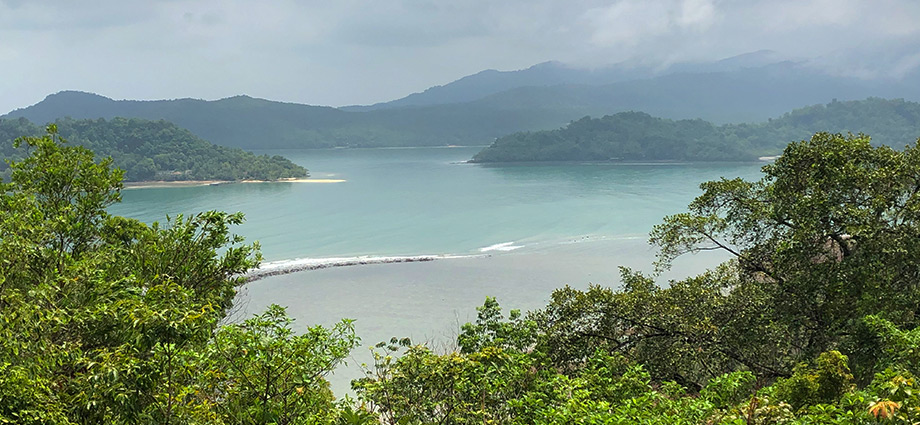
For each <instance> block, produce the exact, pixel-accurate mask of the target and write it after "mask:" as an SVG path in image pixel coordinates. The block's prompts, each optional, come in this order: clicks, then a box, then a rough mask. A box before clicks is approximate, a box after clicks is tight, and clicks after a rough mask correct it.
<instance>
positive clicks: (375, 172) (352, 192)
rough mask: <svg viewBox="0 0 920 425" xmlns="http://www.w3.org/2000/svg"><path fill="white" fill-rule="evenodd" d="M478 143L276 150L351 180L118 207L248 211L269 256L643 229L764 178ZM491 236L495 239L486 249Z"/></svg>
mask: <svg viewBox="0 0 920 425" xmlns="http://www.w3.org/2000/svg"><path fill="white" fill-rule="evenodd" d="M478 149H479V148H416V149H343V150H320V151H317V150H301V151H272V152H268V153H272V154H275V153H279V154H282V155H285V156H287V157H288V158H290V159H292V160H293V161H295V162H297V163H298V164H301V165H304V166H305V167H307V168H308V169H310V172H311V174H312V176H313V177H314V178H330V179H344V180H346V181H345V182H342V183H268V184H232V185H221V186H202V187H178V188H177V187H173V188H146V189H132V190H126V191H124V193H123V199H124V200H123V202H122V203H121V204H120V205H117V206H115V207H113V208H112V209H111V211H112V212H113V213H115V214H119V215H125V216H129V217H135V218H138V219H141V220H143V221H146V222H151V221H156V220H160V221H162V220H163V219H164V218H165V217H166V215H170V216H174V215H176V214H178V213H183V214H190V213H194V212H199V211H205V210H209V209H217V210H224V211H242V212H243V213H245V214H246V218H247V221H246V223H245V224H244V225H243V226H241V227H239V228H238V229H237V233H239V234H241V235H244V236H245V237H246V238H247V239H248V240H259V241H260V242H261V244H262V248H263V254H264V256H265V259H266V261H276V260H284V259H291V258H308V257H309V258H316V257H341V256H363V255H368V256H398V255H423V254H475V253H479V252H480V251H481V250H483V249H487V252H503V251H508V250H516V249H520V250H533V249H547V248H548V247H552V246H555V245H557V244H561V243H567V242H571V241H575V240H580V239H585V238H588V239H592V238H645V235H646V234H647V233H648V231H649V230H650V229H651V227H652V226H653V225H654V224H656V223H658V222H659V221H660V220H661V218H662V217H663V216H665V215H667V214H673V213H676V212H680V211H683V209H684V208H685V207H686V205H687V203H688V202H689V201H690V200H692V199H693V198H694V197H695V196H696V195H697V194H698V193H699V190H698V185H699V183H700V182H702V181H706V180H711V179H716V178H719V177H721V176H726V177H735V176H742V177H746V178H757V176H758V174H759V167H760V164H748V163H745V164H724V163H718V164H538V165H509V166H486V165H478V164H466V163H463V161H465V160H467V159H469V158H470V157H471V156H472V155H473V154H474V153H476V152H477V151H478ZM488 247H492V249H491V250H488Z"/></svg>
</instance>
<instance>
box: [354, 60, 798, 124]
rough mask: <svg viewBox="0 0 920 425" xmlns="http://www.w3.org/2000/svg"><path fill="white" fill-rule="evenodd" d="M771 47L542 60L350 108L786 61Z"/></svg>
mask: <svg viewBox="0 0 920 425" xmlns="http://www.w3.org/2000/svg"><path fill="white" fill-rule="evenodd" d="M784 61H785V59H784V58H783V57H782V56H780V55H779V54H778V53H776V52H774V51H771V50H759V51H756V52H750V53H745V54H742V55H737V56H732V57H729V58H725V59H722V60H718V61H714V62H684V63H676V64H671V65H670V66H667V67H663V68H662V67H652V66H648V65H642V64H638V63H631V62H621V63H618V64H614V65H610V66H605V67H599V68H577V67H573V66H569V65H566V64H563V63H561V62H557V61H548V62H543V63H538V64H536V65H533V66H531V67H529V68H525V69H520V70H516V71H497V70H494V69H487V70H485V71H480V72H478V73H476V74H472V75H468V76H465V77H463V78H460V79H458V80H456V81H453V82H451V83H448V84H444V85H438V86H434V87H431V88H428V89H427V90H425V91H423V92H419V93H412V94H410V95H408V96H406V97H403V98H401V99H396V100H392V101H389V102H382V103H377V104H374V105H366V106H357V105H356V106H346V107H343V108H341V109H342V110H346V111H370V110H375V109H387V108H400V107H413V106H431V105H442V104H448V103H464V102H471V101H474V100H477V99H481V98H484V97H487V96H490V95H494V94H497V93H501V92H503V91H507V90H513V89H517V88H521V87H546V86H558V85H586V86H602V85H608V84H614V83H619V82H623V81H630V80H642V79H648V78H654V77H660V76H664V75H670V74H675V73H686V72H693V73H701V72H730V71H737V70H739V69H743V68H758V67H764V66H767V65H771V64H776V63H781V62H784Z"/></svg>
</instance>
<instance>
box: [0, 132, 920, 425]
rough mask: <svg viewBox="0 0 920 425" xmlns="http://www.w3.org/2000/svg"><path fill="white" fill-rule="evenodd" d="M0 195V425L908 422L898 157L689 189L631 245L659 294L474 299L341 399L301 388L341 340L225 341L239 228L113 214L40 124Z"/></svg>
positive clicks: (913, 314)
mask: <svg viewBox="0 0 920 425" xmlns="http://www.w3.org/2000/svg"><path fill="white" fill-rule="evenodd" d="M20 143H22V144H25V145H28V146H29V152H30V155H29V156H27V157H25V158H23V159H22V160H21V161H18V162H13V163H12V164H11V170H12V172H11V177H10V180H9V181H8V182H5V183H3V185H2V187H0V209H2V214H0V423H34V424H39V423H41V424H97V423H115V424H138V423H152V424H153V423H155V424H178V423H226V424H377V423H386V424H435V423H437V424H481V423H492V424H498V423H509V424H517V423H519V424H572V423H588V424H635V423H660V424H681V423H686V424H699V423H725V424H772V423H798V424H819V423H820V424H866V423H903V424H910V423H916V422H917V421H920V388H918V386H920V382H918V381H917V374H918V373H920V328H918V327H917V326H918V321H920V318H918V315H917V313H918V309H920V307H918V306H920V287H918V277H920V148H918V146H917V145H916V144H915V145H912V146H910V147H907V148H906V149H904V150H902V151H896V150H893V149H891V148H889V147H884V146H883V147H873V146H871V145H870V143H869V140H868V138H867V137H854V136H842V135H839V134H828V133H818V134H816V135H814V137H812V138H811V139H810V140H808V141H802V142H797V143H792V144H790V145H789V146H787V147H786V148H785V150H784V151H783V154H782V156H781V157H780V158H778V159H777V160H776V162H775V163H772V164H769V165H767V166H765V167H764V177H763V178H762V179H761V180H760V181H756V182H749V181H743V180H741V179H722V180H719V181H711V182H706V183H703V184H702V185H701V189H702V194H701V195H700V196H699V197H698V198H696V200H694V201H693V202H692V203H691V204H690V205H689V208H688V211H687V212H684V213H679V214H676V215H673V216H670V217H667V218H666V219H665V220H664V221H663V223H662V224H660V225H659V226H657V227H656V228H655V229H654V231H653V232H652V234H651V242H652V243H653V244H655V245H656V246H657V247H658V248H659V257H658V266H659V267H660V268H662V269H664V268H667V267H668V264H669V263H670V261H672V260H673V259H674V258H676V257H678V256H680V255H683V254H686V253H690V252H697V251H701V250H714V249H715V250H724V251H726V252H728V253H730V254H731V255H732V257H733V259H732V260H730V261H727V262H726V263H724V264H722V265H721V266H719V267H718V268H716V269H714V270H711V271H709V272H707V273H704V274H702V275H700V276H695V277H691V278H688V279H685V280H681V281H672V282H669V283H668V284H667V285H665V286H663V287H662V286H659V285H658V284H656V282H655V280H654V276H646V275H643V274H639V273H636V272H633V271H630V270H626V269H624V270H623V271H622V275H623V285H622V287H621V288H619V289H613V288H604V287H599V286H592V287H590V288H589V289H588V290H584V291H581V290H575V289H572V288H568V287H566V288H561V289H559V290H557V291H555V292H554V293H553V294H552V298H551V301H550V303H549V304H548V305H547V306H546V307H545V308H543V309H540V310H538V311H533V312H529V313H521V312H519V311H516V310H511V311H509V312H508V314H507V316H506V315H505V314H504V313H503V311H502V309H501V308H500V307H499V304H498V302H497V301H496V300H494V299H492V298H487V299H486V301H485V303H484V305H483V306H482V307H480V308H479V315H478V319H477V320H476V321H475V322H473V323H468V324H465V325H463V326H462V327H461V329H460V332H459V336H458V339H457V341H456V349H455V350H435V349H433V348H429V347H427V346H425V345H415V344H413V343H412V342H411V341H409V340H407V339H398V338H393V339H392V340H390V341H389V342H383V343H381V344H378V345H377V350H376V355H375V359H376V360H375V362H374V364H373V365H370V366H369V367H368V369H367V371H366V372H367V374H366V377H365V378H363V379H359V380H356V381H354V382H353V384H352V385H353V388H354V391H355V397H354V398H348V397H346V398H344V399H340V400H335V399H334V397H333V395H332V394H331V393H330V391H329V389H328V384H327V382H326V381H325V379H324V376H325V375H326V374H327V373H329V372H330V371H331V370H332V369H333V368H334V367H335V366H336V365H338V364H339V363H341V362H342V361H343V360H344V359H345V358H346V357H347V356H348V354H349V352H350V351H351V350H352V349H353V348H355V347H356V345H357V344H358V341H357V339H356V337H355V334H354V326H355V323H352V322H350V321H348V320H343V321H342V322H340V323H339V324H338V325H335V326H333V327H331V328H325V327H319V326H317V327H303V326H295V325H294V323H292V321H291V319H289V318H287V316H286V315H285V312H284V309H283V308H281V307H277V306H273V307H270V308H269V309H268V310H267V311H266V312H265V313H263V314H261V315H258V316H256V317H253V318H250V319H248V320H245V321H240V322H237V323H235V324H226V323H225V319H226V318H227V316H228V314H230V313H231V312H232V301H233V297H234V293H235V289H236V288H237V287H238V286H239V285H241V284H242V283H243V281H242V279H243V278H242V277H241V275H242V273H244V272H245V271H246V270H247V269H250V268H252V267H255V266H256V265H257V264H258V262H259V260H260V257H259V251H258V246H257V245H245V244H243V241H242V240H241V239H240V238H238V237H236V236H233V235H232V234H231V232H230V228H231V226H232V225H235V224H239V223H240V222H241V221H242V217H241V216H240V215H239V214H227V213H222V212H213V211H212V212H206V213H201V214H198V215H195V216H191V217H177V218H175V219H172V220H168V221H167V222H165V223H164V224H153V225H145V224H143V223H140V222H137V221H135V220H132V219H127V218H122V217H114V216H110V215H108V214H107V213H106V207H107V206H108V205H111V204H112V203H114V202H117V201H118V200H119V190H120V188H121V179H122V177H123V172H122V171H120V170H117V169H113V168H112V161H111V160H109V159H103V160H100V161H96V160H95V158H94V155H93V154H92V152H91V151H89V150H88V149H86V148H85V147H82V146H79V145H72V144H61V143H60V137H59V135H58V134H57V133H56V129H55V128H54V127H50V128H49V131H48V133H47V134H46V135H44V136H42V137H27V138H25V139H22V140H21V141H20Z"/></svg>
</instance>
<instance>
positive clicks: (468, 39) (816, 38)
mask: <svg viewBox="0 0 920 425" xmlns="http://www.w3.org/2000/svg"><path fill="white" fill-rule="evenodd" d="M88 4H92V7H90V6H87V5H88ZM917 22H920V1H917V0H762V1H754V0H606V1H602V0H384V1H382V0H333V1H330V0H323V1H315V0H301V1H295V0H289V1H285V0H261V1H237V0H215V1H211V0H143V1H136V0H94V1H92V2H78V1H72V0H56V1H55V0H47V1H46V0H0V114H3V113H6V112H8V111H10V110H13V109H16V108H21V107H25V106H28V105H31V104H34V103H37V102H39V101H41V100H42V99H43V98H44V97H45V96H47V95H48V94H51V93H56V92H58V91H61V90H81V91H88V92H94V93H98V94H101V95H104V96H108V97H111V98H114V99H174V98H185V97H191V98H200V99H220V98H224V97H229V96H234V95H239V94H246V95H250V96H253V97H260V98H266V99H271V100H279V101H286V102H297V103H306V104H313V105H329V106H343V105H354V104H372V103H376V102H382V101H388V100H393V99H397V98H401V97H403V96H406V95H408V94H410V93H413V92H419V91H423V90H424V89H426V88H428V87H431V86H434V85H442V84H446V83H449V82H451V81H454V80H456V79H458V78H461V77H463V76H465V75H469V74H474V73H476V72H479V71H482V70H485V69H498V70H515V69H522V68H526V67H529V66H531V65H534V64H537V63H540V62H544V61H549V60H554V61H560V62H563V63H566V64H570V65H571V66H575V67H602V66H607V65H610V64H615V63H621V62H627V63H633V64H642V65H652V66H661V67H665V66H667V65H668V64H671V63H677V62H687V61H690V62H695V61H713V60H718V59H723V58H726V57H731V56H734V55H738V54H743V53H747V52H753V51H757V50H763V49H768V50H773V51H775V52H777V54H779V55H782V57H785V58H793V59H796V60H810V61H812V63H815V64H818V66H822V67H824V68H826V69H827V70H828V72H833V73H843V74H851V75H854V76H858V77H860V78H880V77H894V78H896V77H898V76H899V75H903V74H904V73H906V72H908V71H910V70H912V69H914V68H916V67H918V66H920V24H917Z"/></svg>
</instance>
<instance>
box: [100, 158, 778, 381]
mask: <svg viewBox="0 0 920 425" xmlns="http://www.w3.org/2000/svg"><path fill="white" fill-rule="evenodd" d="M477 150H478V148H418V149H354V150H326V151H273V152H267V153H270V154H282V155H285V156H287V157H288V158H291V159H292V160H294V161H295V162H297V163H299V164H302V165H304V166H305V167H307V168H309V169H310V171H311V174H312V176H313V177H316V178H332V179H344V180H345V182H342V183H316V184H308V183H271V184H232V185H220V186H202V187H178V188H149V189H136V190H130V191H125V192H124V193H123V198H124V202H123V203H122V204H120V205H118V206H115V207H113V208H112V212H113V213H115V214H119V215H126V216H130V217H135V218H138V219H141V220H143V221H147V222H151V221H155V220H162V219H163V218H164V217H165V216H166V215H171V216H172V215H175V214H178V213H183V214H189V213H194V212H198V211H204V210H208V209H217V210H224V211H242V212H244V213H245V214H246V217H247V221H246V223H245V224H244V225H243V226H241V227H240V228H238V229H237V233H239V234H242V235H244V236H246V238H247V239H248V240H259V241H260V242H261V243H262V248H263V253H264V255H265V259H266V262H268V263H270V264H272V265H274V266H276V267H279V268H281V269H284V268H286V267H287V268H289V267H292V266H291V265H297V264H300V265H304V264H327V265H329V264H332V263H334V262H335V261H339V262H342V263H347V264H351V263H356V262H357V263H361V262H368V258H364V257H370V259H369V262H374V261H378V260H386V258H390V257H396V258H399V257H403V256H450V257H460V258H449V259H437V260H434V261H425V262H413V263H399V264H370V265H355V266H348V267H331V268H323V269H318V270H311V271H305V272H299V273H294V274H288V275H280V276H272V277H267V278H264V279H261V280H258V281H255V282H252V283H250V284H248V285H246V287H244V288H243V289H242V290H241V293H240V297H239V298H238V305H237V310H236V312H235V315H234V318H235V319H237V320H239V319H242V318H245V317H248V316H250V315H251V314H253V313H258V312H260V311H262V310H264V308H265V307H266V306H267V305H269V304H272V303H276V304H281V305H284V306H287V307H288V312H289V313H290V314H291V316H292V317H294V318H295V319H297V321H298V322H297V323H298V324H299V325H301V326H306V325H313V324H323V325H331V324H333V323H335V322H336V321H337V320H339V319H341V318H346V317H347V318H352V319H356V320H357V321H356V327H357V331H358V334H359V336H361V338H362V347H363V348H360V349H357V350H355V352H354V356H355V360H354V361H352V366H350V367H347V368H343V369H341V370H340V371H339V372H338V373H337V374H336V376H334V377H332V378H331V381H332V383H333V388H334V390H335V391H336V392H337V393H339V394H342V393H344V392H346V391H347V389H348V382H349V381H350V380H351V379H353V378H357V377H359V376H360V370H359V369H358V368H356V367H355V363H361V362H368V361H370V359H371V357H370V356H369V354H368V350H367V348H366V347H368V346H372V345H374V344H376V343H377V342H379V341H382V340H388V339H389V338H390V337H392V336H397V337H411V338H412V339H413V341H416V342H424V341H430V342H432V343H433V344H435V345H438V346H444V347H450V346H451V345H452V341H453V339H454V337H455V336H456V334H457V332H458V328H459V325H460V324H462V323H465V322H467V321H470V320H472V319H474V318H475V308H476V307H477V306H479V305H481V304H482V302H483V300H484V299H485V297H486V296H495V297H497V298H498V300H499V302H500V303H501V304H502V306H504V307H508V308H519V309H522V310H531V309H537V308H540V307H541V306H543V305H545V304H546V302H547V301H548V299H549V296H550V294H551V292H552V290H553V289H555V288H558V287H561V286H564V285H571V286H573V287H576V288H586V287H587V286H588V284H589V283H595V284H600V285H606V286H615V285H617V284H618V282H619V270H618V268H617V267H618V266H621V265H625V266H629V267H632V268H635V269H639V270H644V271H650V270H651V263H652V261H653V260H654V250H653V249H652V248H651V247H649V246H648V245H647V243H646V239H647V234H648V232H649V230H651V228H652V226H654V225H655V224H657V223H659V222H660V221H661V219H662V218H663V217H664V216H666V215H668V214H674V213H677V212H681V211H683V210H684V209H685V207H686V205H687V203H689V202H690V201H691V200H692V199H693V198H694V197H695V196H697V195H698V194H699V189H698V186H699V184H700V183H701V182H703V181H707V180H713V179H717V178H720V177H727V178H733V177H744V178H747V179H756V178H759V176H760V171H759V170H760V165H761V164H751V163H743V164H725V163H713V164H673V163H671V164H596V163H590V164H534V165H506V166H494V165H490V166H485V165H476V164H466V163H463V161H465V160H467V159H468V158H470V157H471V156H472V155H473V154H474V153H475V152H477ZM382 257H386V258H382ZM329 258H337V260H328V259H329ZM343 258H344V259H345V260H346V261H344V262H343V261H342V259H343ZM723 258H724V257H721V256H719V255H717V254H715V255H714V254H712V253H709V254H706V255H699V256H690V257H687V258H683V259H681V260H680V261H679V262H678V263H677V267H676V268H675V270H673V271H672V272H671V273H670V274H669V275H665V276H663V277H662V279H661V281H662V282H666V279H667V278H669V277H675V278H676V277H682V276H686V275H690V274H694V273H698V272H700V271H702V270H704V269H705V268H706V267H710V266H712V265H715V264H717V263H718V262H719V261H721V260H722V259H723Z"/></svg>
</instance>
